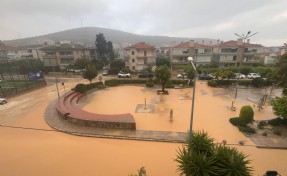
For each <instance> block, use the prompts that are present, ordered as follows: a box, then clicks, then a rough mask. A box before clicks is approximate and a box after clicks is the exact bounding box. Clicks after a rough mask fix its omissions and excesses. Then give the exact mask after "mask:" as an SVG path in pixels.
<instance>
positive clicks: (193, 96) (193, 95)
mask: <svg viewBox="0 0 287 176" xmlns="http://www.w3.org/2000/svg"><path fill="white" fill-rule="evenodd" d="M187 60H188V61H190V63H191V65H192V67H193V69H194V81H193V83H194V84H193V92H192V104H191V114H190V126H189V132H190V133H192V125H193V112H194V99H195V86H196V78H197V71H196V67H195V66H194V63H193V58H192V57H188V58H187Z"/></svg>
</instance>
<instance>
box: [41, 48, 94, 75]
mask: <svg viewBox="0 0 287 176" xmlns="http://www.w3.org/2000/svg"><path fill="white" fill-rule="evenodd" d="M95 50H96V49H95V48H94V47H85V46H83V45H79V44H73V43H64V44H56V45H52V46H46V47H43V48H41V51H42V52H43V54H42V58H43V62H44V66H47V67H51V66H59V68H60V69H61V70H63V69H65V68H66V66H68V65H70V64H74V63H75V61H76V60H77V59H80V58H86V59H88V60H92V59H94V58H95V55H96V52H95Z"/></svg>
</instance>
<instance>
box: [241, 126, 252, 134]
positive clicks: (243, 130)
mask: <svg viewBox="0 0 287 176" xmlns="http://www.w3.org/2000/svg"><path fill="white" fill-rule="evenodd" d="M238 129H239V131H241V132H244V133H250V134H254V133H256V131H255V129H254V128H251V127H249V126H239V127H238Z"/></svg>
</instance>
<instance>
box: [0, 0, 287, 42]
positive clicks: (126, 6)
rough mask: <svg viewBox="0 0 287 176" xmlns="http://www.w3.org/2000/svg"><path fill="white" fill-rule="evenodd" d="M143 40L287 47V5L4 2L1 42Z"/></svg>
mask: <svg viewBox="0 0 287 176" xmlns="http://www.w3.org/2000/svg"><path fill="white" fill-rule="evenodd" d="M93 26H95V27H104V28H110V29H117V30H121V31H125V32H131V33H134V34H143V35H165V36H171V37H191V38H213V39H221V40H223V41H227V40H236V39H237V37H236V36H235V35H234V33H238V34H240V35H241V34H246V33H247V32H248V31H251V32H252V33H255V32H259V33H258V34H256V35H255V36H253V37H252V38H251V41H252V43H260V44H263V45H265V46H272V45H278V46H281V45H283V44H284V43H287V0H0V40H10V39H18V38H26V37H32V36H38V35H43V34H49V33H53V32H58V31H63V30H67V29H73V28H79V27H93Z"/></svg>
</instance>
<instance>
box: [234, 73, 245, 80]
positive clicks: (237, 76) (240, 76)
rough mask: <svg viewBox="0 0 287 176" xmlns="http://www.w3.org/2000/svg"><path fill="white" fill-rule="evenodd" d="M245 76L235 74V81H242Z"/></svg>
mask: <svg viewBox="0 0 287 176" xmlns="http://www.w3.org/2000/svg"><path fill="white" fill-rule="evenodd" d="M244 78H246V76H245V75H244V74H242V73H235V79H244Z"/></svg>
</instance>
